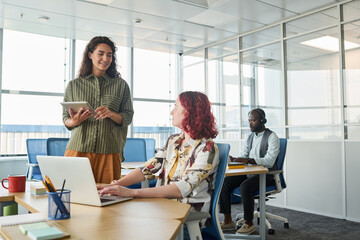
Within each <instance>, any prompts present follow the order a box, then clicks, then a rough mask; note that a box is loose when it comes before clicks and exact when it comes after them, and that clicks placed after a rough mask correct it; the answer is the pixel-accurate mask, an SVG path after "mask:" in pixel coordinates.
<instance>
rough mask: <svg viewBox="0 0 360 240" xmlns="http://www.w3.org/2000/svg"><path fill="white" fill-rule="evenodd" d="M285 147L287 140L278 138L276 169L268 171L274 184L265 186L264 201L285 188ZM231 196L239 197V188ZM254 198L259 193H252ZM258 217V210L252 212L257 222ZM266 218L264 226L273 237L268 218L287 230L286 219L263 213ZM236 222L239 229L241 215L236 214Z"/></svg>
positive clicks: (242, 220)
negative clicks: (279, 223)
mask: <svg viewBox="0 0 360 240" xmlns="http://www.w3.org/2000/svg"><path fill="white" fill-rule="evenodd" d="M286 146H287V139H286V138H280V152H279V155H278V157H277V159H276V161H275V163H276V164H277V169H278V170H275V171H270V172H269V173H268V174H271V175H274V179H275V183H274V185H271V186H266V193H265V195H266V201H268V200H269V199H271V198H272V197H270V195H273V194H276V193H279V192H281V191H282V190H283V189H285V188H286V183H285V179H284V176H283V167H284V162H285V154H286ZM233 194H236V195H238V196H239V197H241V195H240V193H239V188H237V193H236V192H235V193H234V192H233ZM254 195H255V198H256V199H258V198H259V191H256V192H254ZM259 216H260V212H259V209H258V210H257V211H255V212H254V218H257V219H258V222H259V219H260V218H259ZM265 216H266V220H265V222H266V225H267V227H268V233H269V234H271V235H273V234H274V233H275V230H274V229H273V228H272V226H271V223H270V222H269V220H268V219H269V218H272V219H277V220H280V221H283V222H284V228H289V222H288V219H287V218H284V217H281V216H278V215H275V214H272V213H267V212H266V213H265ZM236 219H237V222H236V225H237V228H239V227H240V225H241V224H242V223H243V222H244V219H243V218H242V214H238V215H237V216H236Z"/></svg>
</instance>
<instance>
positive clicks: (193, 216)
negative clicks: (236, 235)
mask: <svg viewBox="0 0 360 240" xmlns="http://www.w3.org/2000/svg"><path fill="white" fill-rule="evenodd" d="M216 145H217V146H218V149H219V165H218V169H217V172H216V179H215V186H214V192H213V196H212V198H211V206H210V214H209V213H208V212H194V213H193V212H191V213H190V215H189V216H188V218H187V219H186V222H185V225H186V227H187V229H188V232H189V235H190V239H202V237H203V238H204V239H224V235H223V233H222V230H221V227H220V223H219V218H218V212H219V211H218V200H219V196H220V192H221V187H222V185H223V182H224V178H225V171H226V166H227V159H228V156H229V151H230V145H229V144H227V143H217V144H216ZM207 218H211V219H210V225H209V226H207V227H205V228H202V229H201V230H200V227H199V223H200V221H201V220H202V219H207Z"/></svg>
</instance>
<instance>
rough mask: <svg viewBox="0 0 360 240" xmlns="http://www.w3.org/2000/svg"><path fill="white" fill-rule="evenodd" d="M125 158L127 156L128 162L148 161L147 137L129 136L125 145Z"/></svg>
mask: <svg viewBox="0 0 360 240" xmlns="http://www.w3.org/2000/svg"><path fill="white" fill-rule="evenodd" d="M154 151H155V150H154ZM124 158H125V160H124V161H126V162H144V161H147V156H146V141H145V139H144V138H127V139H126V143H125V147H124Z"/></svg>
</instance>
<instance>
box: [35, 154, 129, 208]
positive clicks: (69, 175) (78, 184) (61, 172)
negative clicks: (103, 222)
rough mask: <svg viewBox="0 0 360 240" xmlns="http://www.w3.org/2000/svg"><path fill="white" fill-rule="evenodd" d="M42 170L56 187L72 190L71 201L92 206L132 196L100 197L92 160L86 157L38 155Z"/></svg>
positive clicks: (124, 199)
mask: <svg viewBox="0 0 360 240" xmlns="http://www.w3.org/2000/svg"><path fill="white" fill-rule="evenodd" d="M37 160H38V163H39V167H40V171H41V174H42V175H43V176H45V175H46V176H48V177H49V178H50V180H51V181H52V183H53V185H54V187H55V188H56V189H61V188H62V183H63V181H64V179H66V184H65V189H69V190H71V194H70V202H72V203H80V204H85V205H92V206H101V207H102V206H107V205H110V204H114V203H118V202H123V201H126V200H129V199H131V198H122V197H117V196H103V197H101V198H100V196H99V194H98V191H97V188H96V183H95V179H94V175H93V172H92V169H91V166H90V161H89V159H88V158H86V157H59V156H41V155H39V156H37Z"/></svg>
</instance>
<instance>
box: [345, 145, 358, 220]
mask: <svg viewBox="0 0 360 240" xmlns="http://www.w3.org/2000/svg"><path fill="white" fill-rule="evenodd" d="M359 146H360V142H359V141H351V142H345V153H346V203H347V211H346V212H347V216H348V219H349V220H353V221H357V222H360V207H359V202H360V187H359V183H360V174H359V173H360V158H359V156H360V148H359Z"/></svg>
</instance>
